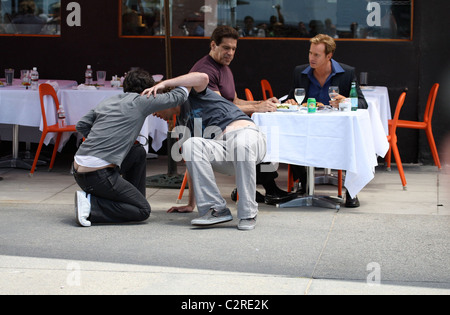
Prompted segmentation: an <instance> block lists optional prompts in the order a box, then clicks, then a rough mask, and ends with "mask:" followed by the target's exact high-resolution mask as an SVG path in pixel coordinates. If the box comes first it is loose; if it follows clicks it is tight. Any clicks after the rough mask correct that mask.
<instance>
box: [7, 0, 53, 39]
mask: <svg viewBox="0 0 450 315" xmlns="http://www.w3.org/2000/svg"><path fill="white" fill-rule="evenodd" d="M36 12H37V10H36V3H35V2H34V1H32V0H27V1H22V2H21V3H20V4H19V14H18V15H17V16H15V17H14V19H13V20H12V23H13V24H14V25H15V27H16V31H17V33H19V34H40V33H41V30H42V28H43V27H44V24H45V23H46V21H44V20H43V19H41V18H40V17H38V16H37V15H36Z"/></svg>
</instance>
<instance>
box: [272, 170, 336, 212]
mask: <svg viewBox="0 0 450 315" xmlns="http://www.w3.org/2000/svg"><path fill="white" fill-rule="evenodd" d="M307 173H308V185H307V194H308V195H307V196H306V197H300V198H296V199H294V200H291V201H288V202H286V203H282V204H278V205H277V208H297V207H319V208H328V209H336V210H339V209H340V208H341V204H340V201H339V199H336V200H335V201H333V197H324V196H316V195H315V194H314V185H315V177H314V167H310V166H309V167H307Z"/></svg>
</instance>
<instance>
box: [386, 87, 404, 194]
mask: <svg viewBox="0 0 450 315" xmlns="http://www.w3.org/2000/svg"><path fill="white" fill-rule="evenodd" d="M405 98H406V92H403V93H402V94H401V95H400V97H399V99H398V102H397V107H396V109H395V114H394V119H392V121H391V123H390V124H389V135H388V136H387V139H388V141H389V151H388V153H387V155H386V166H387V169H388V170H390V169H391V153H392V152H393V153H394V157H395V162H396V163H397V168H398V172H399V174H400V179H401V181H402V185H403V190H406V178H405V172H404V171H403V164H402V160H401V159H400V153H399V151H398V147H397V134H396V132H397V125H398V117H399V116H400V111H401V110H402V107H403V104H404V103H405Z"/></svg>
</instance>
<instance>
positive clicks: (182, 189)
mask: <svg viewBox="0 0 450 315" xmlns="http://www.w3.org/2000/svg"><path fill="white" fill-rule="evenodd" d="M187 177H188V172H187V171H186V172H185V173H184V178H183V183H182V184H181V188H180V193H179V194H178V199H177V203H179V202H180V201H181V199H183V194H184V190H185V188H186V184H187V180H188V178H187Z"/></svg>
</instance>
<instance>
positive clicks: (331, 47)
mask: <svg viewBox="0 0 450 315" xmlns="http://www.w3.org/2000/svg"><path fill="white" fill-rule="evenodd" d="M310 42H311V44H314V45H318V44H324V45H325V54H326V55H328V54H330V53H332V54H333V55H334V52H335V51H336V42H335V41H334V39H333V38H332V37H330V36H328V35H325V34H319V35H316V36H315V37H313V38H311V40H310Z"/></svg>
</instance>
